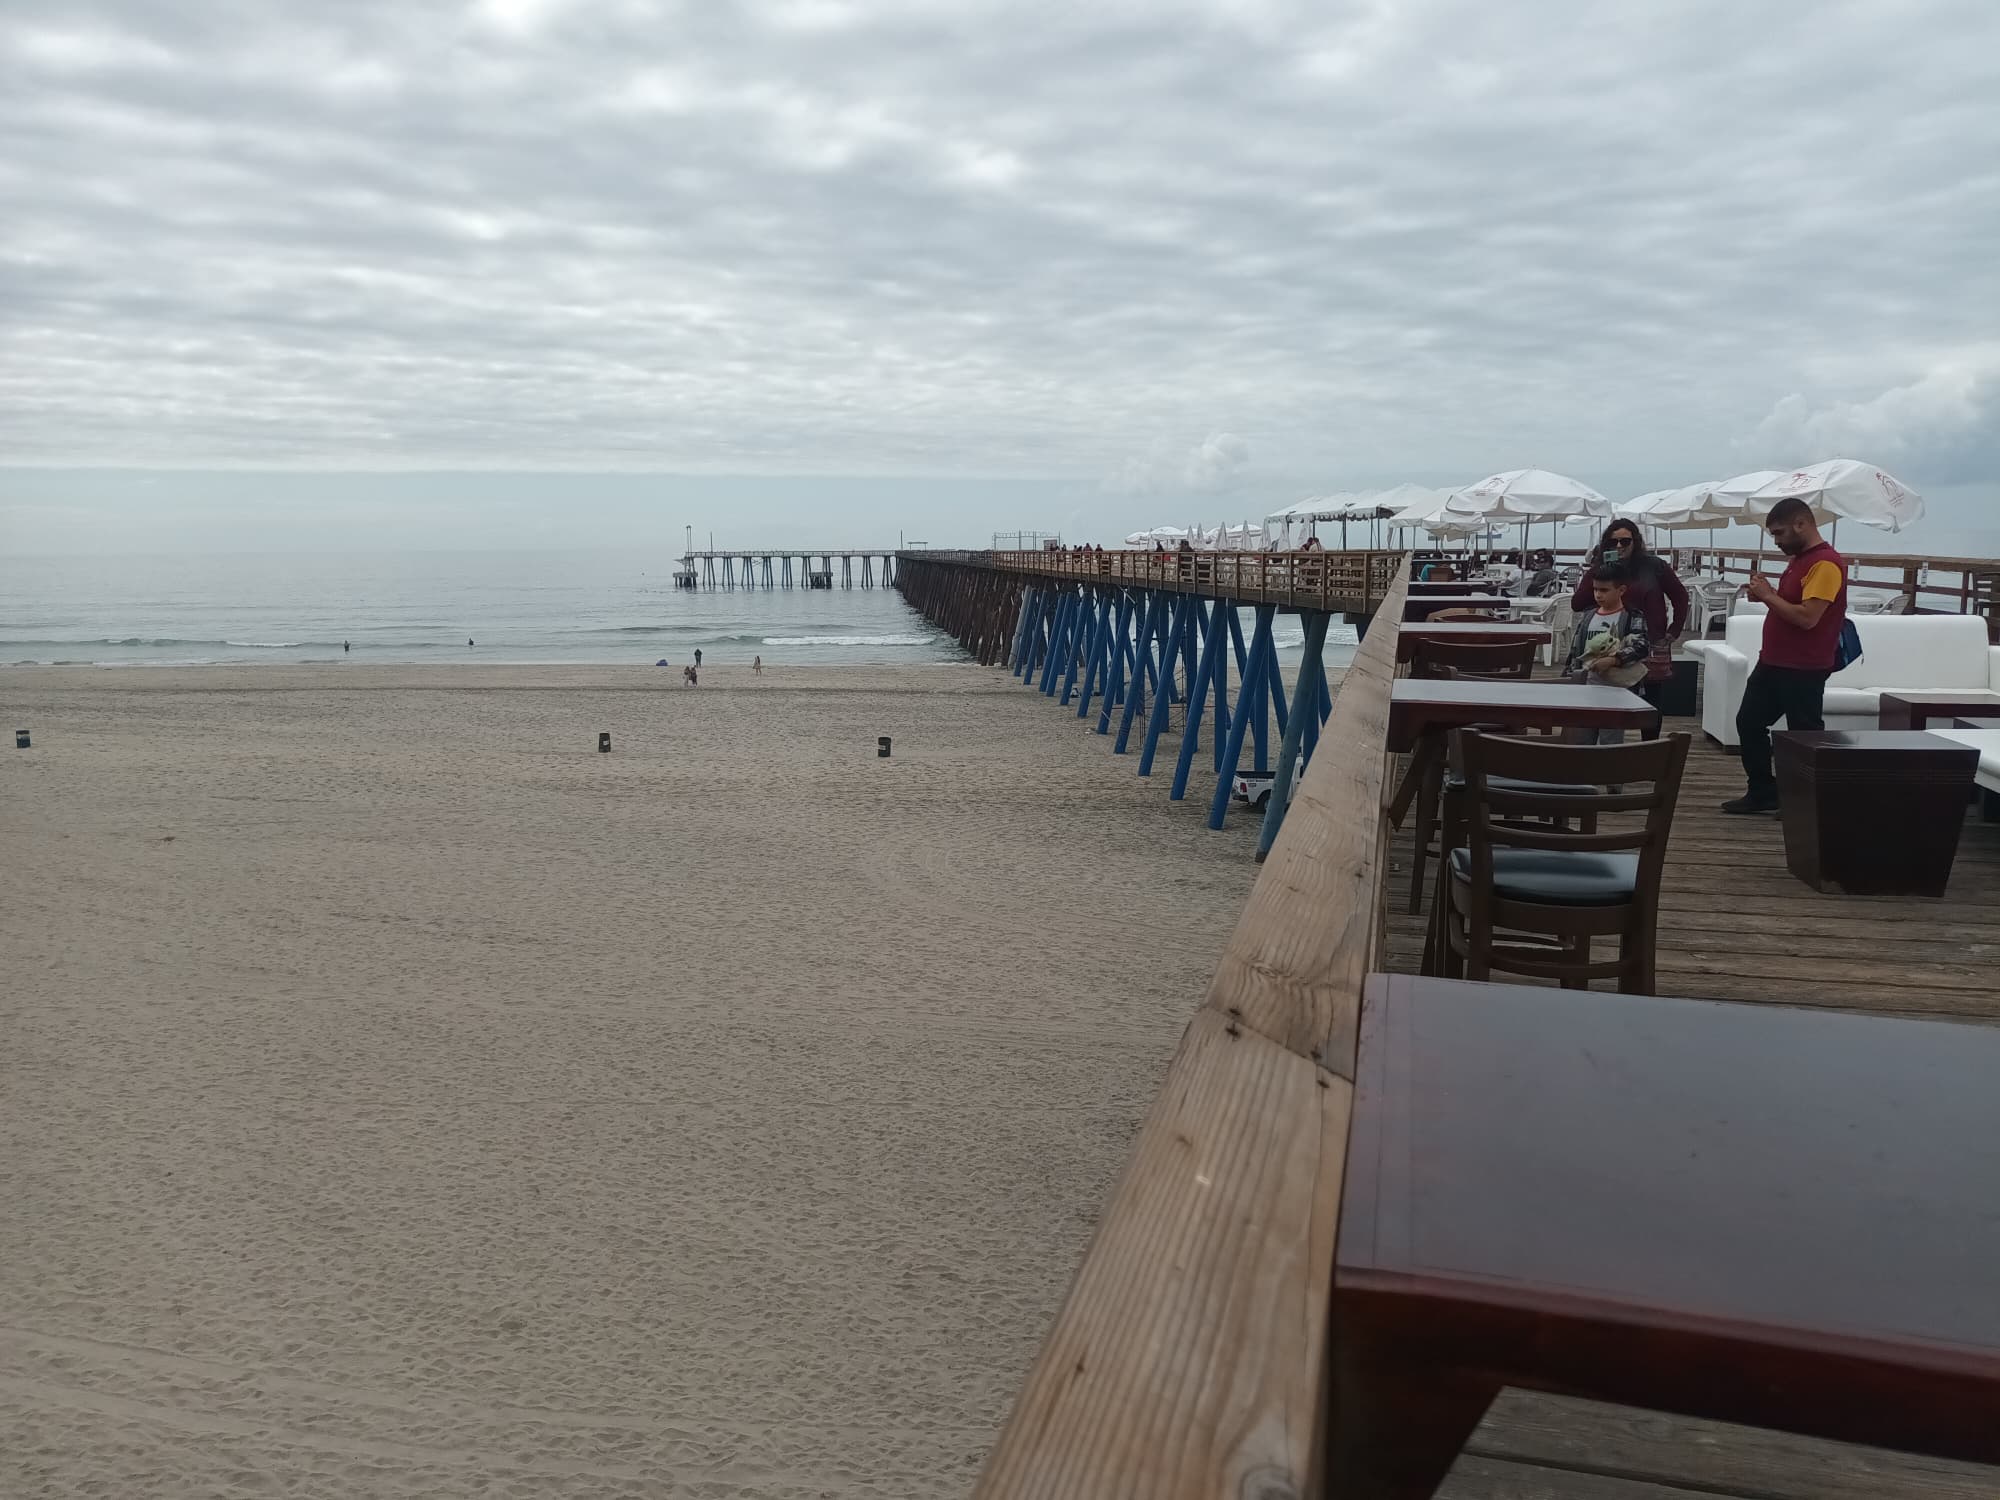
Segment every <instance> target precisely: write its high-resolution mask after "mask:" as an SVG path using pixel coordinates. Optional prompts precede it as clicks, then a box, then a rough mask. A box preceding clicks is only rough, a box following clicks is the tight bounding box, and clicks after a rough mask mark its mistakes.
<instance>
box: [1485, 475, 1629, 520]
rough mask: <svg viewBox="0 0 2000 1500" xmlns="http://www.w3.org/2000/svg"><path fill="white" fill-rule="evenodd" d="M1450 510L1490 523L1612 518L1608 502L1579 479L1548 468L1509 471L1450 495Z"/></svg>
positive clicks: (1489, 477) (1491, 476) (1489, 476)
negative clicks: (1579, 517)
mask: <svg viewBox="0 0 2000 1500" xmlns="http://www.w3.org/2000/svg"><path fill="white" fill-rule="evenodd" d="M1450 507H1451V509H1452V510H1455V511H1457V512H1459V513H1460V514H1461V515H1468V516H1484V517H1485V518H1486V519H1487V520H1489V521H1566V520H1568V519H1569V518H1570V517H1571V516H1602V517H1603V518H1604V519H1606V520H1609V519H1610V518H1611V502H1610V501H1609V500H1607V499H1605V498H1604V497H1603V496H1602V495H1600V494H1598V493H1597V491H1596V490H1594V489H1592V488H1591V487H1590V486H1589V485H1587V484H1585V483H1583V482H1582V481H1581V480H1577V479H1571V478H1570V477H1569V476H1568V475H1567V474H1551V473H1550V472H1549V471H1548V470H1547V469H1508V470H1506V471H1505V472H1504V473H1500V474H1489V475H1488V476H1487V477H1486V478H1484V479H1482V480H1480V481H1479V483H1477V484H1468V485H1466V486H1465V487H1464V488H1463V489H1457V490H1453V491H1452V492H1451V500H1450Z"/></svg>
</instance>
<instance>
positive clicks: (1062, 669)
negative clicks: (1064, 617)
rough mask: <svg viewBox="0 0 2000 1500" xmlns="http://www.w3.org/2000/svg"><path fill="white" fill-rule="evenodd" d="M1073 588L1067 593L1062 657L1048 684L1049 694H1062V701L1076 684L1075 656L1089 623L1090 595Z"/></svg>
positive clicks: (1080, 651) (1066, 699) (1081, 644)
mask: <svg viewBox="0 0 2000 1500" xmlns="http://www.w3.org/2000/svg"><path fill="white" fill-rule="evenodd" d="M1072 587H1073V588H1074V592H1072V593H1071V594H1070V595H1069V619H1068V622H1067V623H1066V624H1065V625H1064V626H1063V650H1062V659H1061V660H1060V661H1058V662H1057V663H1056V672H1055V680H1054V681H1053V682H1052V683H1050V685H1049V696H1050V697H1051V698H1053V697H1055V696H1056V694H1057V693H1061V694H1062V701H1063V702H1065V703H1067V702H1069V695H1070V691H1071V689H1072V688H1074V687H1075V686H1076V670H1077V658H1079V657H1080V656H1082V655H1083V636H1084V631H1085V629H1086V628H1087V627H1088V626H1089V624H1090V596H1089V595H1088V594H1086V593H1084V592H1083V590H1082V589H1081V588H1076V587H1075V586H1072Z"/></svg>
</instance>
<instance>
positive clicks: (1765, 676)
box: [1722, 498, 1847, 814]
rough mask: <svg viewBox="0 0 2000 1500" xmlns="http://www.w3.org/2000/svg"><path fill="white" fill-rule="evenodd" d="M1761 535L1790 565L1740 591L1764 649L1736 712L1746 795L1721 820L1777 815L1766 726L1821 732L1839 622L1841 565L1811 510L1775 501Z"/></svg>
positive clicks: (1842, 618) (1753, 578) (1842, 614)
mask: <svg viewBox="0 0 2000 1500" xmlns="http://www.w3.org/2000/svg"><path fill="white" fill-rule="evenodd" d="M1764 529H1765V530H1766V531H1768V532H1770V533H1771V540H1772V541H1773V542H1775V543H1777V545H1778V550H1779V551H1780V552H1782V553H1784V554H1785V556H1786V557H1788V558H1790V559H1791V561H1790V562H1788V563H1786V564H1785V571H1784V573H1783V575H1782V576H1780V578H1779V579H1778V581H1777V582H1776V583H1775V584H1774V583H1772V582H1771V580H1770V579H1768V578H1766V577H1765V576H1764V575H1763V573H1761V572H1756V573H1752V574H1751V575H1750V582H1749V584H1748V585H1747V586H1746V587H1745V589H1744V592H1745V593H1747V594H1749V596H1750V597H1751V599H1752V600H1754V601H1755V602H1756V603H1758V604H1761V605H1763V606H1764V607H1765V608H1766V610H1767V611H1768V613H1767V614H1766V615H1765V616H1764V649H1763V652H1762V653H1761V654H1760V655H1759V656H1758V658H1757V665H1756V666H1754V667H1752V668H1751V669H1750V680H1749V682H1748V683H1746V684H1745V685H1744V688H1743V703H1742V705H1741V706H1740V707H1739V708H1738V709H1737V710H1736V737H1737V738H1738V739H1739V740H1741V741H1742V742H1743V778H1744V780H1745V781H1747V782H1748V783H1749V788H1748V790H1747V791H1745V793H1744V794H1743V795H1742V796H1741V797H1737V798H1735V799H1734V800H1732V801H1729V802H1725V803H1723V804H1722V810H1723V811H1724V812H1726V813H1738V814H1747V813H1765V812H1776V811H1777V808H1778V782H1777V778H1776V777H1775V776H1773V775H1772V774H1771V726H1772V725H1773V724H1775V723H1777V722H1778V720H1780V719H1783V720H1784V721H1785V724H1786V727H1788V728H1791V729H1824V728H1826V680H1827V678H1829V677H1831V676H1832V675H1833V672H1834V668H1835V667H1836V666H1837V665H1838V664H1839V656H1840V631H1841V627H1842V626H1843V625H1845V624H1846V623H1847V559H1846V558H1844V557H1842V556H1841V555H1840V554H1839V553H1838V552H1836V551H1834V550H1833V548H1832V547H1830V546H1828V545H1827V543H1826V542H1825V540H1824V539H1823V538H1822V537H1821V536H1820V534H1819V522H1818V521H1816V520H1814V519H1813V513H1812V507H1811V506H1810V505H1808V504H1806V503H1805V501H1803V500H1799V499H1796V498H1794V499H1790V500H1780V501H1779V502H1778V503H1777V504H1776V505H1774V506H1772V507H1771V513H1770V514H1769V515H1768V516H1766V517H1765V518H1764Z"/></svg>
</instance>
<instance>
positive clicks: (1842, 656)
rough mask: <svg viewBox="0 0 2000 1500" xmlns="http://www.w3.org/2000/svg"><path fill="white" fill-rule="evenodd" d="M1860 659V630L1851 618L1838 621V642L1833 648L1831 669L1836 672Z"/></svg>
mask: <svg viewBox="0 0 2000 1500" xmlns="http://www.w3.org/2000/svg"><path fill="white" fill-rule="evenodd" d="M1860 660H1861V632H1860V631H1858V630H1856V629H1855V628H1854V622H1853V621H1852V620H1842V621H1841V622H1840V644H1839V645H1837V646H1835V647H1834V648H1833V670H1834V671H1836V672H1838V671H1841V670H1842V669H1843V668H1846V667H1851V666H1853V665H1854V664H1855V663H1856V662H1858V661H1860Z"/></svg>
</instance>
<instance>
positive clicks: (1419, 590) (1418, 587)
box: [1408, 579, 1500, 595]
mask: <svg viewBox="0 0 2000 1500" xmlns="http://www.w3.org/2000/svg"><path fill="white" fill-rule="evenodd" d="M1408 592H1409V593H1410V594H1411V595H1420V594H1490V595H1498V594H1499V592H1500V590H1499V589H1498V588H1496V587H1494V586H1493V585H1492V584H1486V583H1467V582H1465V581H1464V580H1463V579H1456V580H1453V581H1452V582H1449V583H1444V582H1440V583H1412V584H1411V585H1410V586H1409V590H1408Z"/></svg>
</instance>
